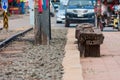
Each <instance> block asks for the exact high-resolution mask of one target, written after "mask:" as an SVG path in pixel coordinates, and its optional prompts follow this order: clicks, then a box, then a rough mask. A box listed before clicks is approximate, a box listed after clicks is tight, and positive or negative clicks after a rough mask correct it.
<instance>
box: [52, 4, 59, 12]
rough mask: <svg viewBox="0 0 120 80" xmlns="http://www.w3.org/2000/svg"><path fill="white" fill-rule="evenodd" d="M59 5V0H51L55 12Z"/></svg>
mask: <svg viewBox="0 0 120 80" xmlns="http://www.w3.org/2000/svg"><path fill="white" fill-rule="evenodd" d="M59 6H60V2H53V7H54V9H55V12H57V11H58V8H59Z"/></svg>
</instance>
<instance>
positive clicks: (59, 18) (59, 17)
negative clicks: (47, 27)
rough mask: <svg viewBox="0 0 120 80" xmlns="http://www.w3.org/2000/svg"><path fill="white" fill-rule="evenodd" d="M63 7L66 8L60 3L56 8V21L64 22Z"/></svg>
mask: <svg viewBox="0 0 120 80" xmlns="http://www.w3.org/2000/svg"><path fill="white" fill-rule="evenodd" d="M65 8H66V5H64V4H62V3H61V4H60V7H59V9H58V12H57V13H56V23H64V22H65Z"/></svg>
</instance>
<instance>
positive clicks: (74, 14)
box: [65, 0, 96, 27]
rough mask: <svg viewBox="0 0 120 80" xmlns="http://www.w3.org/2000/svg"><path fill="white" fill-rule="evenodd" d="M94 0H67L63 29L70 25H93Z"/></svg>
mask: <svg viewBox="0 0 120 80" xmlns="http://www.w3.org/2000/svg"><path fill="white" fill-rule="evenodd" d="M95 1H96V0H69V1H68V4H67V8H66V15H65V17H66V18H65V19H66V20H65V27H69V25H70V23H85V22H89V23H94V22H95V12H94V4H95Z"/></svg>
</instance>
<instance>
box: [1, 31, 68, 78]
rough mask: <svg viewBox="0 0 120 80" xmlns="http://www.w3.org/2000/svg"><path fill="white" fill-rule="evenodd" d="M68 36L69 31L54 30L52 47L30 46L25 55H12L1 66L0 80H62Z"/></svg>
mask: <svg viewBox="0 0 120 80" xmlns="http://www.w3.org/2000/svg"><path fill="white" fill-rule="evenodd" d="M66 34H67V29H54V30H52V40H51V41H50V45H40V46H33V45H32V44H29V45H31V46H30V47H28V48H26V49H25V51H24V53H21V54H14V55H12V56H13V57H12V59H11V61H9V62H7V63H6V64H4V65H6V66H4V67H3V68H2V65H1V66H0V67H1V68H0V80H62V75H63V74H64V71H63V66H62V60H63V57H64V54H65V50H64V47H65V44H66V40H67V39H66ZM16 56H17V58H14V57H16ZM4 60H5V59H4ZM13 60H14V61H13Z"/></svg>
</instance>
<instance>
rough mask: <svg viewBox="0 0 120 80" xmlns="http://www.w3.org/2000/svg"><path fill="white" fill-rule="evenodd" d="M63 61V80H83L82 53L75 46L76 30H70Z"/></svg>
mask: <svg viewBox="0 0 120 80" xmlns="http://www.w3.org/2000/svg"><path fill="white" fill-rule="evenodd" d="M67 39H68V40H67V43H66V47H65V51H66V53H65V57H64V59H63V67H64V75H63V80H83V77H82V67H81V64H80V55H79V54H80V53H79V51H78V49H77V44H75V41H76V39H75V28H69V29H68V34H67Z"/></svg>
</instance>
